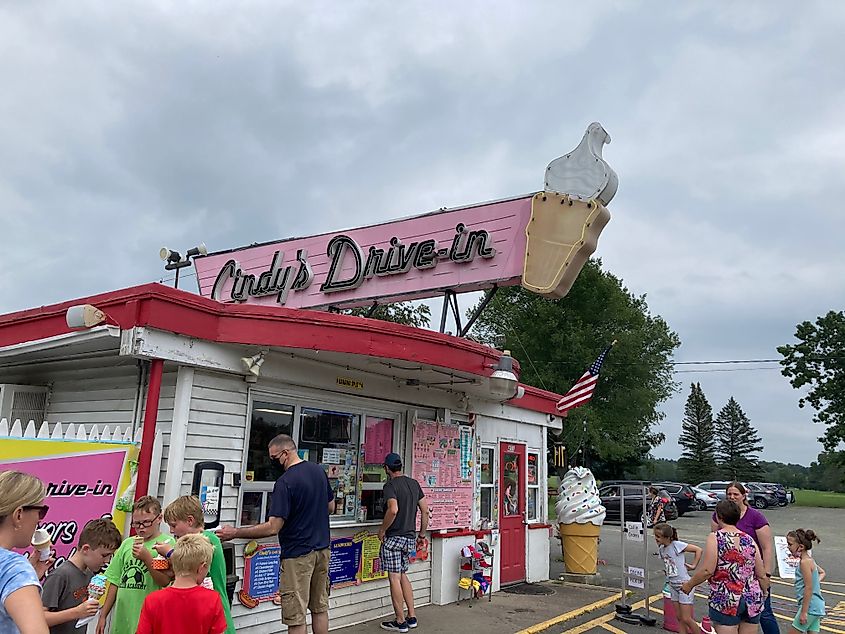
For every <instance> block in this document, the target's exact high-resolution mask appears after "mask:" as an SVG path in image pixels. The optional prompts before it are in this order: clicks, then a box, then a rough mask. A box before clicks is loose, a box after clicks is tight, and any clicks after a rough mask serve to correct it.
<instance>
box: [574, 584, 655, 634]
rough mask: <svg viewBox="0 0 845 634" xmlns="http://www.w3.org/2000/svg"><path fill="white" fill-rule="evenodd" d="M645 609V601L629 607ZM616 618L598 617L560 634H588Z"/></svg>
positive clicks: (650, 599) (610, 615) (649, 600)
mask: <svg viewBox="0 0 845 634" xmlns="http://www.w3.org/2000/svg"><path fill="white" fill-rule="evenodd" d="M662 596H663V593H662V592H661V593H659V594H654V595H652V596H650V597H649V598H648V602H649V603H653V602H654V601H657V599H659V598H661V597H662ZM644 607H645V599H643V600H642V601H637V602H636V603H635V604H634V605H632V606H631V609H632V610H639V609H640V608H644ZM615 617H616V613H615V612H611V613H610V614H605V615H604V616H600V617H598V618H595V619H593V620H591V621H587V622H586V623H582V624H581V625H578V626H577V627H573V628H572V629H569V630H563V632H562V633H561V634H581V633H582V632H588V631H589V630H591V629H593V628H594V627H603V626H604V624H605V623H608V622H610V621H612V620H613V619H614V618H615Z"/></svg>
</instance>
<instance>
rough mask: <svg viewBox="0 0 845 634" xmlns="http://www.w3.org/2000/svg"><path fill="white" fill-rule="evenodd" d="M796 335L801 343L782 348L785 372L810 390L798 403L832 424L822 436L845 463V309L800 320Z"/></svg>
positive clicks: (817, 419) (818, 419) (815, 419)
mask: <svg viewBox="0 0 845 634" xmlns="http://www.w3.org/2000/svg"><path fill="white" fill-rule="evenodd" d="M795 338H796V339H797V340H798V343H796V344H793V345H785V346H780V347H779V348H778V352H779V353H780V354H781V355H783V359H781V362H780V364H781V365H782V366H783V369H782V370H781V373H782V374H783V375H784V376H785V377H788V378H789V382H790V383H791V384H792V387H794V388H796V389H807V390H809V391H808V392H807V395H806V396H802V397H801V398H799V399H798V406H799V407H804V406H805V405H808V404H809V405H810V406H812V407H813V408H814V409H815V410H816V413H815V414H814V415H813V422H816V423H823V424H825V425H827V426H828V427H827V431H825V434H824V435H823V436H822V437H821V438H819V440H820V441H821V442H822V444H823V445H824V448H825V449H826V450H827V452H828V453H829V454H830V456H829V458H835V459H837V460H839V461H840V463H841V464H845V451H841V450H839V447H840V443H843V442H845V312H842V311H839V312H834V311H830V312H829V313H827V315H824V316H823V317H818V318H817V319H816V322H815V323H811V322H809V321H805V322H803V323H800V324H798V326H797V327H796V329H795Z"/></svg>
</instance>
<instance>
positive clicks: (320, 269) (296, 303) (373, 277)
mask: <svg viewBox="0 0 845 634" xmlns="http://www.w3.org/2000/svg"><path fill="white" fill-rule="evenodd" d="M530 219H531V197H530V196H526V197H522V198H515V199H511V200H504V201H500V202H493V203H486V204H482V205H474V206H469V207H463V208H459V209H450V210H445V211H439V212H433V213H430V214H425V215H422V216H415V217H412V218H406V219H403V220H397V221H394V222H387V223H383V224H378V225H372V226H369V227H362V228H358V229H351V230H348V231H339V232H334V233H324V234H320V235H317V236H311V237H307V238H291V239H288V240H281V241H277V242H269V243H265V244H260V245H256V246H251V247H245V248H242V249H235V250H232V251H225V252H220V253H214V254H211V255H208V256H205V257H198V258H196V259H195V260H194V266H195V267H196V271H197V280H198V283H199V290H200V294H201V295H204V296H206V297H211V298H212V299H216V300H218V301H221V302H227V303H229V302H236V303H249V304H263V305H270V306H278V305H284V306H288V307H290V308H327V307H329V306H335V307H340V306H345V307H351V306H365V305H368V304H372V303H373V302H376V301H378V302H379V303H388V302H391V301H398V300H407V299H420V298H425V297H431V296H434V295H437V294H440V293H442V291H443V290H444V289H452V290H455V291H462V292H463V291H473V290H481V289H485V288H490V287H492V286H493V285H494V284H496V285H499V286H507V285H513V284H518V283H519V281H520V279H521V276H522V273H523V267H524V262H525V249H526V235H525V228H526V226H527V225H528V222H529V220H530Z"/></svg>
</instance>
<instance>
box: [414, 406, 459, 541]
mask: <svg viewBox="0 0 845 634" xmlns="http://www.w3.org/2000/svg"><path fill="white" fill-rule="evenodd" d="M412 450H413V454H412V461H413V472H412V473H413V477H414V479H415V480H416V481H417V482H419V483H420V486H421V487H422V490H423V493H425V497H426V499H427V500H428V508H429V515H430V518H429V523H428V527H429V528H430V529H432V530H438V529H441V528H469V527H470V526H471V525H472V480H471V479H467V480H464V479H463V475H462V474H463V469H462V468H461V460H462V455H461V430H460V428H459V427H458V425H455V424H451V423H449V424H447V423H439V422H436V421H429V420H417V421H415V422H414V430H413V448H412Z"/></svg>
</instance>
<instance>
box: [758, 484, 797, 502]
mask: <svg viewBox="0 0 845 634" xmlns="http://www.w3.org/2000/svg"><path fill="white" fill-rule="evenodd" d="M755 484H761V485H763V486H764V487H767V488H769V489H771V490H773V491H774V492H775V494H776V495H777V496H778V506H786V505H787V504H791V503H793V502H795V495H794V494H793V493H792V491H790V490H789V489H787V488H786V487H785V486H783V485H782V484H778V483H776V482H755Z"/></svg>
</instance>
